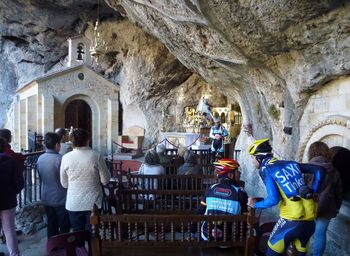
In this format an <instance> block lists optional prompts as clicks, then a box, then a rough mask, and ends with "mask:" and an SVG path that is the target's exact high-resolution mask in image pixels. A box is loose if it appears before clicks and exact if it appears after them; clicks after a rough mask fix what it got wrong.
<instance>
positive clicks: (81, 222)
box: [68, 211, 91, 231]
mask: <svg viewBox="0 0 350 256" xmlns="http://www.w3.org/2000/svg"><path fill="white" fill-rule="evenodd" d="M68 213H69V220H70V225H71V227H72V229H73V231H80V230H88V231H90V230H91V227H90V215H91V211H80V212H73V211H68Z"/></svg>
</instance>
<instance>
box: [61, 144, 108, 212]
mask: <svg viewBox="0 0 350 256" xmlns="http://www.w3.org/2000/svg"><path fill="white" fill-rule="evenodd" d="M60 175H61V183H62V186H63V187H65V188H68V191H67V201H66V209H67V210H69V211H91V210H92V208H93V205H94V204H96V205H97V206H98V207H99V208H101V206H102V198H103V192H102V188H101V183H102V184H107V183H108V182H109V180H110V178H111V175H110V173H109V171H108V169H107V166H106V163H105V161H104V159H103V157H102V156H101V155H100V154H99V153H98V152H96V151H94V150H92V149H91V148H90V147H79V148H75V149H73V151H71V152H69V153H67V154H65V155H64V156H63V157H62V162H61V170H60Z"/></svg>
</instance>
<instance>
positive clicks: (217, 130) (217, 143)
mask: <svg viewBox="0 0 350 256" xmlns="http://www.w3.org/2000/svg"><path fill="white" fill-rule="evenodd" d="M214 123H215V125H213V126H212V127H211V128H210V134H209V137H210V138H211V139H212V143H211V148H210V149H211V154H212V161H213V162H215V161H217V160H219V159H220V158H222V157H223V156H224V138H225V137H226V136H227V135H228V132H227V130H226V128H225V127H224V126H222V125H221V120H220V117H219V118H214Z"/></svg>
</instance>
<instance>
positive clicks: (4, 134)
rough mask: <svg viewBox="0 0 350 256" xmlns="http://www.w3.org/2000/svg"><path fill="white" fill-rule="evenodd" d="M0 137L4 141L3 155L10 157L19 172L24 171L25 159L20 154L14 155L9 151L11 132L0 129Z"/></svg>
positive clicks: (14, 153)
mask: <svg viewBox="0 0 350 256" xmlns="http://www.w3.org/2000/svg"><path fill="white" fill-rule="evenodd" d="M0 137H1V138H3V139H4V140H5V141H6V144H7V146H6V148H5V151H4V153H5V154H6V155H8V156H9V157H12V158H13V159H14V160H15V161H16V163H17V166H18V168H19V169H20V170H23V169H24V161H25V160H26V158H25V157H24V156H23V155H22V154H21V153H16V152H14V151H13V150H12V149H11V145H10V143H11V141H12V134H11V131H10V130H8V129H0Z"/></svg>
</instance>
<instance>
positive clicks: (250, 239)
mask: <svg viewBox="0 0 350 256" xmlns="http://www.w3.org/2000/svg"><path fill="white" fill-rule="evenodd" d="M255 223H256V217H255V209H254V208H251V207H248V215H247V239H246V246H245V252H244V256H253V255H254V250H255V237H254V234H253V227H254V225H255Z"/></svg>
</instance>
